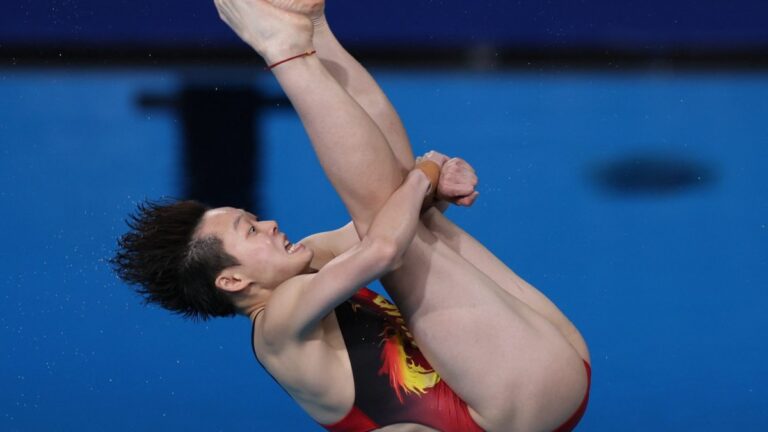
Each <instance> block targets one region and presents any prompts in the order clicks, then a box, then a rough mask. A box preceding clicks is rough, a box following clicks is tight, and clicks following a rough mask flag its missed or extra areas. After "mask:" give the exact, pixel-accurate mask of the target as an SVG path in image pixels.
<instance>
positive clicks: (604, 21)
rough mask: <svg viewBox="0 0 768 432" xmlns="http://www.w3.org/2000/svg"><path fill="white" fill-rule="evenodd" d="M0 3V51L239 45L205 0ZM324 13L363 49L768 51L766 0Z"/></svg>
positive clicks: (395, 4)
mask: <svg viewBox="0 0 768 432" xmlns="http://www.w3.org/2000/svg"><path fill="white" fill-rule="evenodd" d="M6 3H7V4H5V5H3V11H2V14H0V42H2V43H3V44H5V45H11V46H13V45H14V44H18V43H27V44H34V45H36V46H40V45H43V46H51V45H52V46H60V45H65V46H68V45H86V46H90V45H101V46H109V45H115V44H117V45H140V46H145V47H155V48H161V47H173V46H198V47H200V48H208V49H210V48H215V47H226V46H233V45H234V46H240V45H239V42H238V40H237V38H236V36H234V35H233V34H232V32H231V31H230V30H229V29H228V28H227V27H226V26H225V25H224V24H223V23H222V22H220V21H219V19H218V16H217V14H216V11H215V8H214V6H213V2H212V1H209V0H206V1H199V0H197V1H184V0H160V1H151V2H150V1H129V0H111V1H108V2H106V1H102V0H39V1H34V2H33V1H30V0H24V1H15V2H6ZM327 9H328V16H329V17H332V18H331V22H332V24H333V26H334V28H335V30H336V32H337V34H338V35H339V36H340V37H342V38H343V39H344V40H345V42H346V43H348V44H353V45H363V46H370V45H386V46H393V45H394V46H404V47H413V46H430V45H449V46H456V45H459V46H464V45H467V46H472V45H478V44H492V45H494V46H498V45H502V46H512V47H523V48H526V47H527V48H531V47H537V48H557V47H560V48H562V47H573V46H579V47H591V48H606V49H624V50H633V51H641V52H649V53H665V52H670V51H675V50H680V49H684V50H702V49H704V50H707V49H742V50H743V49H755V48H762V49H766V48H768V26H766V25H765V23H766V22H768V5H766V3H765V1H764V0H733V1H727V2H725V1H695V0H676V1H664V0H646V1H642V2H638V1H630V0H616V1H607V0H578V1H575V0H546V1H542V0H517V1H515V2H509V1H501V0H478V1H472V2H467V1H465V0H416V1H414V0H390V1H388V2H386V3H382V2H380V1H375V0H356V1H330V2H328V8H327ZM361 17H366V19H361Z"/></svg>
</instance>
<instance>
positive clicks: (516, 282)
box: [421, 211, 591, 363]
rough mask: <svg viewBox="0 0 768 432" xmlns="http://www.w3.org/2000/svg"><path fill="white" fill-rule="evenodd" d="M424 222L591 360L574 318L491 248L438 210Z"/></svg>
mask: <svg viewBox="0 0 768 432" xmlns="http://www.w3.org/2000/svg"><path fill="white" fill-rule="evenodd" d="M421 220H422V222H423V223H424V224H425V225H426V227H427V228H428V229H429V230H430V231H432V233H433V234H435V236H437V238H439V239H440V240H441V241H443V242H444V243H445V244H447V245H448V246H449V247H450V248H451V249H452V250H453V251H455V252H456V253H458V254H459V255H461V256H462V257H463V258H464V259H466V260H467V261H468V262H469V263H470V264H472V265H473V266H475V267H476V268H477V269H478V270H480V271H481V272H483V273H485V274H486V275H487V276H488V277H489V278H491V279H492V280H493V281H494V282H496V284H498V285H499V286H500V287H501V288H502V289H504V290H505V291H506V292H508V293H509V294H511V295H513V296H515V297H517V298H518V299H520V300H521V301H522V302H524V303H525V304H527V305H528V306H530V307H531V309H533V310H535V311H536V312H538V313H539V314H541V315H542V316H543V317H544V318H546V319H547V320H549V321H550V322H551V323H552V324H553V325H554V326H555V327H556V328H557V329H558V330H560V332H561V333H562V334H563V336H565V338H566V339H567V340H568V342H570V344H571V345H572V346H573V348H574V349H575V350H576V352H578V353H579V355H580V356H581V358H583V359H584V360H586V361H587V363H591V360H590V356H589V350H588V348H587V344H586V342H584V338H583V337H582V336H581V333H579V331H578V329H577V328H576V327H575V326H574V325H573V323H571V321H570V320H569V319H568V318H567V317H566V316H565V315H564V314H563V313H562V312H561V311H560V309H559V308H558V307H557V306H555V304H554V303H552V301H551V300H549V299H548V298H547V297H546V296H545V295H544V294H542V293H541V292H540V291H539V290H537V289H536V288H535V287H533V286H532V285H531V284H529V283H528V282H526V281H525V280H524V279H523V278H521V277H520V276H518V275H517V274H516V273H515V272H514V271H512V269H510V268H509V267H507V265H506V264H504V263H503V262H502V261H501V260H499V259H498V258H497V257H496V256H495V255H494V254H493V253H491V251H489V250H488V249H487V248H486V247H485V246H483V245H482V244H481V243H480V242H478V241H477V240H476V239H475V238H474V237H472V236H471V235H469V234H468V233H466V232H465V231H464V230H462V229H461V228H460V227H459V226H457V225H456V224H454V223H453V222H451V221H450V220H449V219H448V218H446V217H445V216H443V214H442V213H440V212H438V211H430V212H427V213H426V214H425V215H424V216H423V217H422V219H421Z"/></svg>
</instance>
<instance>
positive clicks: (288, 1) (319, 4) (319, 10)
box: [268, 0, 327, 29]
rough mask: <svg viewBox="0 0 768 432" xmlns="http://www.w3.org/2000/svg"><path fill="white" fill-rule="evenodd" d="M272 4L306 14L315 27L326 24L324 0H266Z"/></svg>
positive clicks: (321, 26)
mask: <svg viewBox="0 0 768 432" xmlns="http://www.w3.org/2000/svg"><path fill="white" fill-rule="evenodd" d="M268 1H269V2H270V3H272V4H273V5H275V6H277V7H279V8H280V9H284V10H287V11H291V12H296V13H300V14H302V15H306V16H308V17H309V18H310V19H311V20H312V24H314V26H315V29H318V28H323V27H326V26H327V22H326V21H325V0H268Z"/></svg>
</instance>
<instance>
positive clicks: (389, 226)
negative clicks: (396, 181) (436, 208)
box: [365, 170, 430, 260]
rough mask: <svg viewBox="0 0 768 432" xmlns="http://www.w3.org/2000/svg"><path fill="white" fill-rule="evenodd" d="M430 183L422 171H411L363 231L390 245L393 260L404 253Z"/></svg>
mask: <svg viewBox="0 0 768 432" xmlns="http://www.w3.org/2000/svg"><path fill="white" fill-rule="evenodd" d="M429 186H430V183H429V180H428V179H427V176H426V175H424V173H423V172H422V171H420V170H413V171H411V172H410V173H409V174H408V176H407V177H406V179H405V181H404V182H403V184H402V185H401V186H400V187H399V188H398V189H397V190H396V191H395V192H394V193H393V194H392V196H391V197H390V198H389V199H388V200H387V202H386V203H385V204H384V206H383V207H382V208H381V210H380V211H379V212H378V213H377V214H376V217H375V218H374V219H373V222H372V223H371V226H370V229H369V230H368V232H367V233H366V234H365V237H367V238H368V239H370V240H371V241H373V242H380V243H384V244H387V245H390V246H391V247H392V251H391V252H392V259H394V260H397V259H399V257H400V256H402V254H403V253H405V251H406V250H407V249H408V246H410V244H411V241H412V240H413V236H414V234H415V233H416V226H417V225H418V222H419V215H420V210H421V206H422V203H423V202H424V198H425V194H426V192H427V190H428V189H429Z"/></svg>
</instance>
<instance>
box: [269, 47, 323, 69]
mask: <svg viewBox="0 0 768 432" xmlns="http://www.w3.org/2000/svg"><path fill="white" fill-rule="evenodd" d="M316 52H317V50H312V51H307V52H303V53H301V54H299V55H295V56H293V57H289V58H287V59H285V60H280V61H279V62H277V63H274V64H272V65H270V66H267V67H266V69H267V70H271V69H273V68H274V67H275V66H279V65H281V64H283V63H285V62H289V61H291V60H295V59H297V58H299V57H306V56H311V55H312V54H314V53H316Z"/></svg>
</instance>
